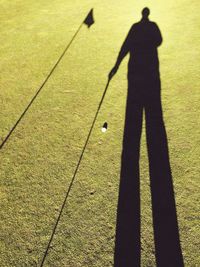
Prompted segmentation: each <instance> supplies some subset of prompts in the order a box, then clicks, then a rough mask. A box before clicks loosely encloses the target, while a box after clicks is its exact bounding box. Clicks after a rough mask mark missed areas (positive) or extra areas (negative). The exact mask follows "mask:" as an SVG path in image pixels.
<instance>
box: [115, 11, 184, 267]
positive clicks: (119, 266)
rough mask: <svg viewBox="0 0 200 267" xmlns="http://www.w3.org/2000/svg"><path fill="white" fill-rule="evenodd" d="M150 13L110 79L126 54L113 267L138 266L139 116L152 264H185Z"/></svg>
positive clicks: (124, 49)
mask: <svg viewBox="0 0 200 267" xmlns="http://www.w3.org/2000/svg"><path fill="white" fill-rule="evenodd" d="M149 13H150V11H149V9H148V8H145V9H144V10H143V11H142V19H141V21H140V22H138V23H136V24H134V25H133V26H132V28H131V30H130V32H129V34H128V36H127V38H126V40H125V42H124V43H123V45H122V48H121V50H120V53H119V56H118V59H117V62H116V65H115V67H114V68H113V70H112V71H111V73H110V77H112V76H113V75H114V74H115V72H116V71H117V69H118V67H119V65H120V63H121V61H122V59H123V58H124V57H125V56H126V55H127V54H128V53H130V60H129V66H128V95H127V105H126V118H125V128H124V138H123V151H122V159H121V178H120V189H119V200H118V210H117V226H116V241H115V256H114V266H115V267H139V266H141V242H140V238H141V236H140V224H141V222H140V181H139V180H140V173H139V158H140V139H141V133H142V119H143V112H144V114H145V122H146V138H147V150H148V158H149V173H150V187H151V198H152V214H153V228H154V241H155V251H156V255H155V256H156V264H157V266H159V267H165V266H167V267H181V266H184V263H183V257H182V252H181V246H180V240H179V230H178V222H177V215H176V204H175V197H174V190H173V181H172V173H171V168H170V161H169V152H168V142H167V135H166V130H165V125H164V121H163V115H162V104H161V82H160V74H159V59H158V53H157V47H158V46H159V45H161V43H162V36H161V33H160V30H159V28H158V26H157V25H156V24H155V23H153V22H151V21H150V20H149V19H148V16H149Z"/></svg>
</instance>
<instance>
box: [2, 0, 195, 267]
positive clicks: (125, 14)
mask: <svg viewBox="0 0 200 267" xmlns="http://www.w3.org/2000/svg"><path fill="white" fill-rule="evenodd" d="M83 2H84V3H83ZM146 5H148V6H149V7H150V8H151V10H152V15H151V19H152V20H154V21H156V22H157V23H158V25H159V27H160V28H161V31H162V34H163V38H164V42H163V45H162V46H161V48H159V55H160V65H161V78H162V99H163V110H164V119H165V124H166V129H167V134H168V142H169V149H170V160H171V166H172V172H173V182H174V189H175V193H176V204H177V215H178V221H179V228H180V238H181V245H182V250H183V255H184V261H185V266H188V267H193V266H198V265H199V262H200V257H199V249H200V247H199V246H198V242H199V240H200V229H199V215H198V210H199V195H198V193H199V160H200V146H199V145H200V138H199V137H200V127H199V123H200V121H199V118H200V111H199V101H200V93H199V78H200V77H199V76H200V75H199V68H200V63H199V62H200V61H199V58H200V47H199V41H200V38H199V28H200V19H199V14H198V10H199V9H200V3H198V1H194V0H193V1H185V0H177V1H175V2H174V1H172V0H169V1H155V0H151V1H143V0H142V1H126V2H124V1H122V0H117V1H115V2H113V1H106V0H102V1H95V2H93V1H89V0H87V1H80V0H74V1H71V0H68V1H64V0H52V1H45V0H38V1H33V0H30V1H24V0H15V1H5V0H0V7H1V8H0V10H1V26H0V27H1V40H2V42H1V45H0V48H1V50H0V55H1V72H0V73H1V74H0V75H1V89H0V138H1V139H2V140H3V138H4V137H5V136H6V134H7V133H8V132H9V130H10V129H11V127H12V125H13V124H14V122H15V121H16V119H17V118H18V117H19V115H20V114H21V113H22V111H23V110H24V108H25V107H26V105H27V104H28V102H29V101H30V99H31V98H32V96H33V95H34V93H35V91H36V89H37V88H38V87H39V86H40V85H41V83H42V82H43V80H44V79H45V77H46V76H47V74H48V72H49V71H50V69H51V68H52V66H53V65H54V63H55V62H56V60H57V59H58V57H59V56H60V54H61V53H62V51H63V49H64V48H65V46H66V44H67V43H68V42H69V40H70V39H71V37H72V36H73V34H74V32H75V31H76V29H77V27H78V26H79V24H80V23H81V21H82V20H83V18H84V17H85V16H86V14H87V13H88V11H89V10H90V8H92V7H94V14H95V20H96V23H95V24H94V25H93V26H92V28H91V29H89V30H88V29H87V28H86V27H83V28H82V29H81V32H80V34H79V35H78V37H77V39H76V41H75V42H74V43H73V45H72V47H71V48H70V50H69V52H68V53H67V54H66V56H65V57H64V58H63V60H62V62H61V63H60V64H59V66H58V68H57V69H56V71H55V73H54V74H53V75H52V77H51V78H50V80H49V81H48V83H47V84H46V86H45V87H44V88H43V90H42V92H41V94H40V95H39V96H38V98H37V99H36V101H35V102H34V104H33V105H32V107H31V108H30V110H29V111H28V113H27V114H26V116H25V117H24V118H23V120H22V121H21V123H20V124H19V125H18V127H17V128H16V130H15V132H14V133H13V135H12V136H11V137H10V139H9V141H8V142H7V143H6V145H5V147H4V148H3V150H1V151H0V177H1V179H0V181H1V182H0V203H1V209H0V218H1V222H0V253H1V254H0V262H1V266H2V267H7V266H9V267H10V266H12V267H13V266H17V267H25V266H27V267H29V266H39V264H40V262H41V259H42V257H43V254H44V251H45V249H46V246H47V243H48V240H49V238H50V235H51V232H52V228H53V225H54V224H55V221H56V219H57V216H58V213H59V210H60V207H61V204H62V202H63V200H64V196H65V192H66V190H67V188H68V186H69V184H70V181H71V178H72V175H73V172H74V170H75V167H76V164H77V161H78V158H79V155H80V152H81V150H82V147H83V145H84V142H85V139H86V136H87V133H88V130H89V128H90V125H91V122H92V119H93V116H94V113H95V111H96V108H97V105H98V103H99V100H100V98H101V95H102V93H103V89H104V87H105V84H106V79H107V74H108V72H109V70H110V69H111V67H112V66H113V64H114V62H115V59H116V56H117V54H118V51H119V49H120V46H121V44H122V42H123V40H124V38H125V36H126V34H127V32H128V30H129V28H130V26H131V25H132V23H134V22H135V21H137V20H139V18H140V11H141V9H142V8H143V7H144V6H146ZM127 59H128V58H127ZM127 59H126V60H125V61H124V62H123V63H122V66H121V67H120V70H119V72H118V74H117V75H116V77H115V78H114V79H113V81H112V82H111V84H110V87H109V90H108V93H107V95H106V98H105V102H104V105H103V106H102V109H101V112H100V114H99V117H98V119H97V122H96V125H95V128H94V131H93V134H92V136H91V139H90V142H89V145H88V147H87V149H86V153H85V155H84V158H83V161H82V163H81V166H80V169H79V172H78V175H77V177H76V180H75V183H74V186H73V188H72V191H71V193H70V196H69V199H68V202H67V205H66V206H65V209H64V211H63V215H62V217H61V220H60V222H59V225H58V228H57V231H56V235H55V237H54V239H53V242H52V247H51V249H50V251H49V254H48V257H47V259H46V262H45V266H46V267H47V266H55V267H57V266H59V267H60V266H67V267H68V266H69V267H85V266H95V267H102V266H104V267H110V266H112V262H113V251H114V241H115V239H114V235H115V220H116V207H117V200H118V188H119V172H120V156H121V144H122V137H123V125H124V111H125V101H126V89H127V80H126V71H127V64H126V63H127ZM104 121H107V122H108V126H109V129H108V131H107V133H106V134H102V133H101V131H100V127H101V125H102V124H103V122H104ZM148 175H149V174H148V160H147V155H146V142H145V133H143V136H142V147H141V203H142V240H141V242H142V266H144V267H150V266H152V267H153V266H155V257H154V245H153V230H152V218H151V199H150V192H149V191H150V190H149V176H148ZM122 267H125V266H122Z"/></svg>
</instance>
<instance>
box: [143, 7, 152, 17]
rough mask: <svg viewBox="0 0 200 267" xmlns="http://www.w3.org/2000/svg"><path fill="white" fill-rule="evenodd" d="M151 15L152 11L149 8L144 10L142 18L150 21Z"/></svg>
mask: <svg viewBox="0 0 200 267" xmlns="http://www.w3.org/2000/svg"><path fill="white" fill-rule="evenodd" d="M149 15H150V9H149V8H148V7H145V8H143V10H142V18H143V19H148V18H149Z"/></svg>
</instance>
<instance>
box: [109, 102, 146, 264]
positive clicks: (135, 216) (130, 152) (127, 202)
mask: <svg viewBox="0 0 200 267" xmlns="http://www.w3.org/2000/svg"><path fill="white" fill-rule="evenodd" d="M141 131H142V106H141V105H137V104H134V103H133V102H132V101H130V99H128V100H127V108H126V120H125V128H124V139H123V151H122V159H121V177H120V188H119V200H118V210H117V226H116V241H115V256H114V266H115V267H133V266H140V188H139V187H140V183H139V149H140V138H141Z"/></svg>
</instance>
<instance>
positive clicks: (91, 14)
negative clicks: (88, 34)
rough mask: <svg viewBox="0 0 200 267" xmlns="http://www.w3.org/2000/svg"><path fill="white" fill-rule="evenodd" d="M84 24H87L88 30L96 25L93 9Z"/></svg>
mask: <svg viewBox="0 0 200 267" xmlns="http://www.w3.org/2000/svg"><path fill="white" fill-rule="evenodd" d="M83 23H84V24H86V25H87V26H88V28H90V27H91V26H92V24H94V16H93V8H92V9H91V10H90V12H89V13H88V15H87V17H86V18H85V20H84V22H83Z"/></svg>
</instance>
